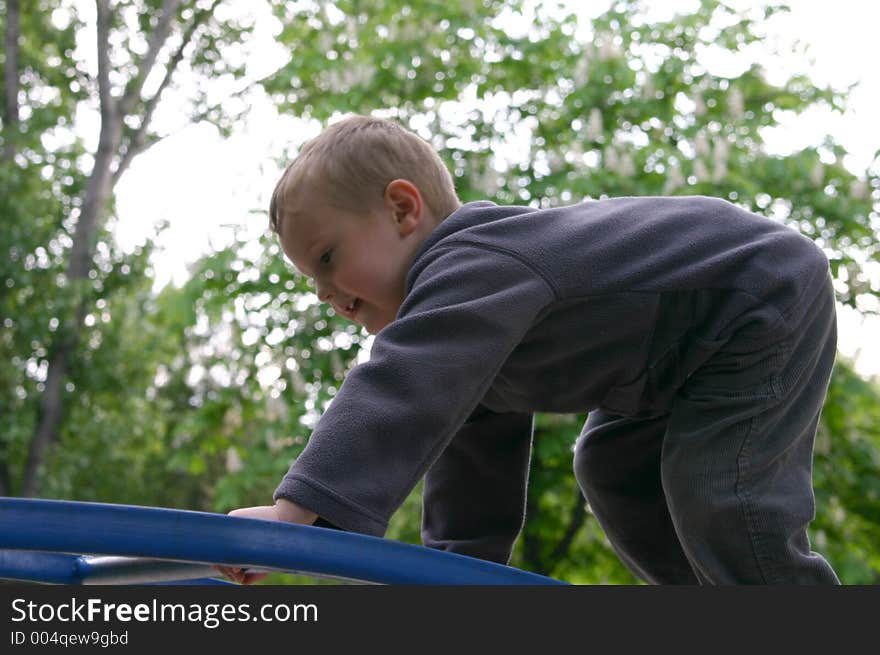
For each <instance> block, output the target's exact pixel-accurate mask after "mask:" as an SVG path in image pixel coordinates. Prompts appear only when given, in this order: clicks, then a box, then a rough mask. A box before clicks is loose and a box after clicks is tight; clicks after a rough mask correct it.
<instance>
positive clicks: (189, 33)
mask: <svg viewBox="0 0 880 655" xmlns="http://www.w3.org/2000/svg"><path fill="white" fill-rule="evenodd" d="M221 1H222V0H214V2H213V4H212V5H211V6H210V7H208V9H204V10H202V11H200V12H197V13H196V15H195V17H194V18H193V20H192V22H191V23H190V24H189V26H188V27H187V29H186V31H185V32H184V33H183V38H182V39H181V42H180V45H179V46H178V48H177V50H176V51H175V52H174V54H173V55H172V56H171V59H170V60H169V62H168V64H167V65H166V66H165V76H164V77H163V78H162V82H161V84H159V88H158V89H157V91H156V93H154V94H153V96H152V97H151V98H150V99H149V100H147V101H146V103H145V104H144V115H143V117H142V119H141V124H140V126H138V129H137V130H136V131H135V132H134V134H132V136H131V137H130V138H129V139H128V144H127V145H126V148H125V154H123V156H122V159H121V160H120V161H119V164H118V165H117V167H116V170H115V171H114V173H113V179H112V182H111V185H112V186H115V185H116V183H117V182H118V181H119V178H120V177H121V176H122V174H123V173H124V172H125V170H126V169H127V168H128V166H129V165H130V164H131V161H132V160H133V159H134V158H135V157H136V156H137V155H139V154H141V153H142V152H144V151H145V150H146V149H147V148H149V147H150V146H152V145H155V144H156V143H158V142H159V141H161V140H162V138H164V137H160V138H158V139H155V140H153V141H150V142H149V143H147V131H148V129H149V127H150V122H151V121H152V119H153V112H154V111H155V110H156V106H157V105H158V104H159V99H160V98H161V96H162V93H163V92H164V91H165V89H166V88H167V87H168V85H169V84H170V83H171V78H172V76H173V75H174V71H175V70H176V69H177V67H178V65H180V62H181V61H182V60H183V54H184V50H186V47H187V46H188V45H189V44H190V42H191V41H192V39H193V36H195V33H196V31H197V30H198V28H199V27H201V26H202V25H203V24H204V23H205V21H207V20H208V18H210V17H211V15H213V13H214V10H215V9H216V8H217V5H218V4H220V2H221ZM157 30H158V28H157ZM154 36H155V35H154ZM144 61H146V59H145V60H144ZM154 61H155V58H154ZM129 111H130V109H129ZM111 188H112V187H111Z"/></svg>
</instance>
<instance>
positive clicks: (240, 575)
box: [213, 564, 245, 584]
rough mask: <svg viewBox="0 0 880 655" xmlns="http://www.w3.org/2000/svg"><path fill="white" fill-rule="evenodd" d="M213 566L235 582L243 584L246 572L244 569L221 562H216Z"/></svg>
mask: <svg viewBox="0 0 880 655" xmlns="http://www.w3.org/2000/svg"><path fill="white" fill-rule="evenodd" d="M213 568H214V570H216V571H219V572H220V573H221V574H222V575H224V576H226V577H227V578H229V579H230V580H232V581H233V582H238V583H239V584H241V583H242V582H243V581H244V577H245V573H244V571H243V570H242V569H239V568H236V567H233V566H222V565H220V564H215V565H214V567H213Z"/></svg>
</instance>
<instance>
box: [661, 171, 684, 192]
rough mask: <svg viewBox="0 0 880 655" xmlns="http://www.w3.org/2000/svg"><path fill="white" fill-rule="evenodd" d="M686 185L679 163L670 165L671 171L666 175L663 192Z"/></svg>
mask: <svg viewBox="0 0 880 655" xmlns="http://www.w3.org/2000/svg"><path fill="white" fill-rule="evenodd" d="M683 185H684V176H683V175H682V174H681V169H680V168H679V167H678V165H677V164H670V165H669V173H668V174H667V175H666V184H665V185H664V186H663V193H666V194H668V193H671V192H673V191H675V190H676V189H678V188H681V187H682V186H683Z"/></svg>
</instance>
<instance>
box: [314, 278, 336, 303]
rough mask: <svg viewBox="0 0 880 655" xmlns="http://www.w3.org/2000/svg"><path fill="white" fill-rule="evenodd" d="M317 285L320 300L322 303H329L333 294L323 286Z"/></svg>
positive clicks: (317, 283)
mask: <svg viewBox="0 0 880 655" xmlns="http://www.w3.org/2000/svg"><path fill="white" fill-rule="evenodd" d="M315 285H316V286H315V292H316V293H317V294H318V300H320V301H321V302H327V301H329V300H330V299H331V298H332V297H333V292H332V291H330V290H329V289H328V288H327V287H325V286H324V285H323V284H321V283H319V282H316V283H315Z"/></svg>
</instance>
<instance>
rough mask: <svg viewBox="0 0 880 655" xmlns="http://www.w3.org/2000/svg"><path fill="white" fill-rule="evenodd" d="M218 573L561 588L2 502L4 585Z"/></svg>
mask: <svg viewBox="0 0 880 655" xmlns="http://www.w3.org/2000/svg"><path fill="white" fill-rule="evenodd" d="M214 564H224V565H233V566H239V567H243V568H249V569H255V570H259V571H283V572H291V573H300V574H303V575H309V576H313V577H326V578H331V579H335V580H341V581H348V582H372V583H380V584H429V585H431V584H433V585H552V584H564V583H563V582H561V581H559V580H555V579H553V578H548V577H545V576H541V575H537V574H535V573H530V572H528V571H523V570H521V569H517V568H514V567H510V566H504V565H501V564H496V563H493V562H486V561H483V560H480V559H476V558H473V557H467V556H464V555H458V554H455V553H447V552H443V551H439V550H434V549H430V548H425V547H423V546H415V545H412V544H406V543H402V542H397V541H392V540H389V539H381V538H378V537H370V536H366V535H361V534H355V533H351V532H343V531H340V530H332V529H328V528H318V527H314V526H305V525H296V524H292V523H281V522H277V521H263V520H259V519H246V518H239V517H232V516H228V515H225V514H213V513H209V512H195V511H190V510H179V509H168V508H159V507H143V506H137V505H115V504H108V503H90V502H79V501H64V500H37V499H30V498H3V497H0V579H7V580H18V581H29V582H42V583H55V584H149V583H175V584H182V583H197V584H222V582H221V581H220V580H217V579H214V578H212V576H217V573H216V571H214V569H213V568H212V565H214Z"/></svg>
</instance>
